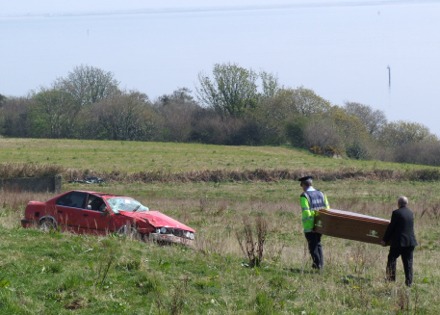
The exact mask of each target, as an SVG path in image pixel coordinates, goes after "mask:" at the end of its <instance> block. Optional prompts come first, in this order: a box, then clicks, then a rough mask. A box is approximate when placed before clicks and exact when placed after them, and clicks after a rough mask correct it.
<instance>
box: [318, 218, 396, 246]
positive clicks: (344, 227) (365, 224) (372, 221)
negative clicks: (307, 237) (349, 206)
mask: <svg viewBox="0 0 440 315" xmlns="http://www.w3.org/2000/svg"><path fill="white" fill-rule="evenodd" d="M389 223H390V221H389V220H386V219H381V218H377V217H372V216H368V215H363V214H359V213H355V212H350V211H343V210H336V209H330V210H319V211H318V215H317V216H316V217H315V228H314V230H315V232H318V233H321V234H323V235H328V236H333V237H339V238H344V239H348V240H354V241H360V242H366V243H372V244H379V245H380V244H381V241H382V238H383V236H384V234H385V231H386V229H387V227H388V224H389Z"/></svg>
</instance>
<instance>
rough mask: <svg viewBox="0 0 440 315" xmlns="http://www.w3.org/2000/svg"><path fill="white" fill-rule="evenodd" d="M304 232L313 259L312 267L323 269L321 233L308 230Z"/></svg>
mask: <svg viewBox="0 0 440 315" xmlns="http://www.w3.org/2000/svg"><path fill="white" fill-rule="evenodd" d="M304 234H305V236H306V239H307V244H308V245H309V252H310V255H311V256H312V260H313V265H312V268H314V269H322V267H324V254H323V253H322V246H321V234H319V233H315V232H307V233H304Z"/></svg>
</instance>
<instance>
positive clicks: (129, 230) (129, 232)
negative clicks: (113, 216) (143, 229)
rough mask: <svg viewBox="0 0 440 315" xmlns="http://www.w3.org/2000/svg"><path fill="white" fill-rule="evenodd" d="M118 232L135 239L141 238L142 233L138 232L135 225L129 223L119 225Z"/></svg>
mask: <svg viewBox="0 0 440 315" xmlns="http://www.w3.org/2000/svg"><path fill="white" fill-rule="evenodd" d="M118 234H120V235H124V236H126V237H129V238H131V239H135V240H141V239H142V235H141V234H140V233H139V232H138V230H137V229H136V226H134V225H131V224H125V225H123V226H121V227H120V228H119V230H118Z"/></svg>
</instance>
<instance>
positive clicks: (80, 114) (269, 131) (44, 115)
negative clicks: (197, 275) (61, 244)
mask: <svg viewBox="0 0 440 315" xmlns="http://www.w3.org/2000/svg"><path fill="white" fill-rule="evenodd" d="M0 136H4V137H23V138H28V137H30V138H72V139H102V140H136V141H164V142H168V141H172V142H200V143H207V144H223V145H289V146H292V147H296V148H302V149H307V150H310V151H311V152H313V153H315V154H321V155H327V156H342V157H348V158H353V159H377V160H383V161H395V162H406V163H417V164H426V165H440V141H439V139H438V138H437V137H436V136H435V135H433V134H431V133H430V131H429V129H428V128H427V127H425V126H423V125H422V124H419V123H415V122H410V121H397V122H389V121H388V120H387V118H386V116H385V114H384V113H383V112H382V111H380V110H375V109H373V108H372V107H370V106H368V105H364V104H360V103H356V102H347V103H345V104H344V105H343V106H338V105H334V104H331V103H330V102H329V101H327V100H325V99H323V98H322V97H320V96H319V95H317V94H316V93H315V92H314V91H313V90H310V89H307V88H304V87H298V88H290V87H284V86H281V85H280V84H279V82H278V79H277V78H276V77H275V76H274V75H272V74H270V73H267V72H264V71H261V72H256V71H254V70H252V69H246V68H243V67H240V66H239V65H237V64H230V63H227V64H216V65H215V66H214V67H213V69H212V73H210V74H204V73H200V74H199V76H198V86H197V87H196V90H195V92H194V93H193V92H192V91H191V90H189V89H188V88H178V89H176V90H175V91H173V92H172V93H171V94H166V95H162V96H160V97H158V98H157V99H156V100H153V101H152V100H150V99H149V98H148V96H147V95H146V94H144V93H141V92H139V91H124V90H121V89H120V87H119V82H118V81H117V80H116V79H115V78H114V76H113V74H112V73H111V72H107V71H104V70H102V69H99V68H96V67H91V66H86V65H81V66H77V67H75V68H74V69H73V70H72V71H71V72H69V73H68V74H67V75H66V76H65V77H62V78H58V79H56V80H55V81H54V82H53V83H52V85H51V86H50V87H44V88H40V89H39V90H38V91H32V92H30V93H29V95H27V96H21V97H6V96H4V95H1V94H0Z"/></svg>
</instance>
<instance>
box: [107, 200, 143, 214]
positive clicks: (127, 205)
mask: <svg viewBox="0 0 440 315" xmlns="http://www.w3.org/2000/svg"><path fill="white" fill-rule="evenodd" d="M107 203H108V204H109V205H110V207H111V208H112V211H113V212H114V213H119V211H128V212H142V211H148V210H149V209H148V207H146V206H144V205H143V204H141V203H140V202H139V201H137V200H135V199H133V198H129V197H112V198H109V199H107Z"/></svg>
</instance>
